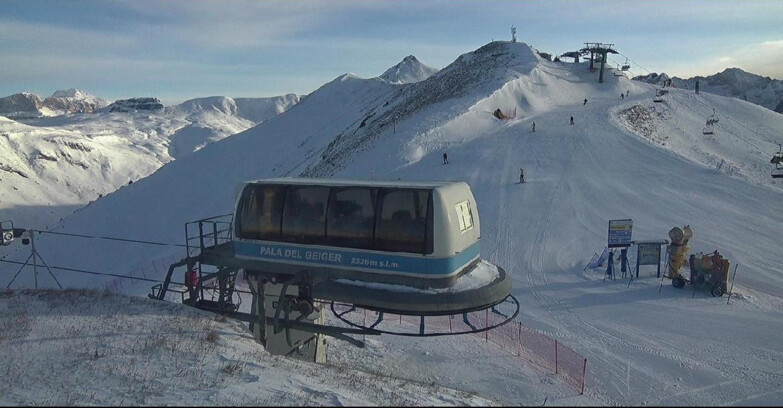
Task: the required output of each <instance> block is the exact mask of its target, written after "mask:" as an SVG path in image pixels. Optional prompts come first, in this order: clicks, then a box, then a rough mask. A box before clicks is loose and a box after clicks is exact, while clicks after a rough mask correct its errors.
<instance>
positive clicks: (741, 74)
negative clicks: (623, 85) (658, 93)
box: [633, 68, 783, 113]
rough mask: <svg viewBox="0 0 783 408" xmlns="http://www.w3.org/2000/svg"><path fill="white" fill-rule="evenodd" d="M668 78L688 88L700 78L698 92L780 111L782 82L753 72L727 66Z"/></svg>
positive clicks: (652, 79) (648, 78)
mask: <svg viewBox="0 0 783 408" xmlns="http://www.w3.org/2000/svg"><path fill="white" fill-rule="evenodd" d="M633 79H635V80H639V81H644V82H648V83H651V84H660V83H661V82H662V80H663V79H669V76H668V75H666V74H661V75H657V74H655V73H653V74H650V75H645V76H637V77H634V78H633ZM671 80H672V84H673V85H674V86H676V87H678V88H684V89H691V90H694V89H695V88H696V81H699V91H700V92H709V93H713V94H716V95H723V96H730V97H733V98H738V99H742V100H743V101H748V102H751V103H755V104H756V105H761V106H763V107H765V108H767V109H771V110H773V111H775V112H778V113H783V81H780V80H777V79H772V78H770V77H763V76H760V75H756V74H752V73H750V72H746V71H743V70H741V69H739V68H726V69H725V70H724V71H723V72H719V73H717V74H715V75H710V76H706V77H703V76H695V77H692V78H688V79H682V78H678V77H672V78H671Z"/></svg>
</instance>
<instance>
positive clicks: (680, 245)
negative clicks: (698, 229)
mask: <svg viewBox="0 0 783 408" xmlns="http://www.w3.org/2000/svg"><path fill="white" fill-rule="evenodd" d="M691 238H693V231H691V227H690V225H686V226H684V227H682V228H680V227H674V228H672V229H671V230H669V239H671V241H672V243H671V244H669V246H668V253H669V262H668V264H669V266H668V268H667V269H666V277H667V278H669V279H672V285H673V286H674V287H676V288H681V287H683V286H685V278H684V277H683V276H682V275H681V274H680V268H682V267H683V266H685V264H686V263H687V261H686V260H685V255H686V254H687V253H688V250H689V249H690V248H689V247H688V241H690V239H691Z"/></svg>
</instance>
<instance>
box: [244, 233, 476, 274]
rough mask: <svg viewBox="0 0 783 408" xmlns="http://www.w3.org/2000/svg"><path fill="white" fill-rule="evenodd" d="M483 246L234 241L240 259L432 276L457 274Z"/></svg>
mask: <svg viewBox="0 0 783 408" xmlns="http://www.w3.org/2000/svg"><path fill="white" fill-rule="evenodd" d="M480 248H481V246H480V244H479V243H478V242H476V243H474V244H473V245H471V246H469V247H467V248H465V249H464V250H463V251H461V252H460V253H458V254H456V255H454V256H452V257H447V258H433V257H431V256H425V255H412V254H410V255H404V254H402V253H389V252H380V251H372V252H370V251H360V250H351V249H342V248H340V249H337V248H334V247H316V246H302V245H295V244H294V245H292V244H282V243H277V242H258V241H256V242H252V241H239V240H237V241H234V252H235V255H236V256H237V257H238V258H244V259H259V260H265V261H272V262H280V263H288V264H298V265H313V266H324V267H335V268H341V269H354V270H370V271H394V272H399V273H403V274H414V275H429V276H436V275H446V276H448V275H451V274H453V273H454V272H456V271H458V270H459V269H460V268H461V267H463V266H464V265H465V264H467V263H469V262H471V261H472V260H473V259H475V258H477V257H478V256H479V253H480Z"/></svg>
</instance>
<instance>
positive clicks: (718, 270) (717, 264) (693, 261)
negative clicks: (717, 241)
mask: <svg viewBox="0 0 783 408" xmlns="http://www.w3.org/2000/svg"><path fill="white" fill-rule="evenodd" d="M688 264H689V266H690V268H691V280H690V282H691V285H694V286H696V287H697V288H699V289H706V290H709V292H710V294H711V295H712V296H714V297H721V296H723V294H724V293H726V291H727V290H728V286H729V268H730V267H731V262H730V261H729V260H728V259H724V258H723V257H722V256H721V255H720V253H718V251H717V250H715V252H713V253H711V254H707V255H705V254H703V253H699V255H698V256H696V254H691V256H690V258H688Z"/></svg>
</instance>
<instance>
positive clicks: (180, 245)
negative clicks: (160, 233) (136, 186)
mask: <svg viewBox="0 0 783 408" xmlns="http://www.w3.org/2000/svg"><path fill="white" fill-rule="evenodd" d="M30 231H33V232H35V233H38V234H53V235H65V236H69V237H78V238H92V239H106V240H111V241H122V242H133V243H137V244H147V245H161V246H174V247H181V248H185V247H187V245H183V244H171V243H167V242H155V241H143V240H138V239H128V238H117V237H101V236H97V235H84V234H73V233H67V232H54V231H42V230H33V229H31V230H30Z"/></svg>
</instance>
